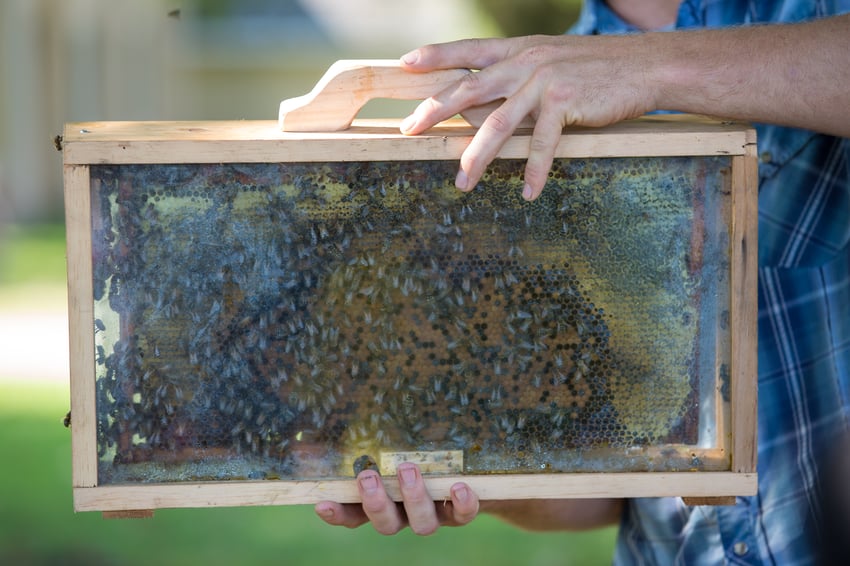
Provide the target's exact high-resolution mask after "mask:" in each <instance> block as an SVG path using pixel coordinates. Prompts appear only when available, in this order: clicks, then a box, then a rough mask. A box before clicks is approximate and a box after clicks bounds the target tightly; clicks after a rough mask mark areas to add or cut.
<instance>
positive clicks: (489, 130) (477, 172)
mask: <svg viewBox="0 0 850 566" xmlns="http://www.w3.org/2000/svg"><path fill="white" fill-rule="evenodd" d="M534 100H535V97H534V96H533V93H532V92H530V89H529V88H528V87H523V88H522V89H521V90H520V91H519V92H518V93H517V94H516V95H515V96H513V97H511V98H509V99H507V100H505V102H504V103H503V104H502V105H501V106H499V107H498V108H496V109H495V110H493V112H491V113H490V115H489V116H488V117H487V119H486V120H484V123H483V124H481V127H480V128H478V131H477V132H476V133H475V136H473V138H472V141H471V142H470V143H469V145H468V146H467V148H466V149H465V150H464V152H463V154H462V155H461V157H460V170H459V171H458V174H457V177H456V178H455V186H456V187H457V188H458V189H460V190H462V191H471V190H472V189H474V188H475V185H476V184H477V183H478V181H479V180H480V179H481V176H482V175H483V174H484V171H485V170H486V169H487V166H488V165H489V164H490V162H491V161H493V159H494V158H495V157H496V154H498V152H499V149H500V148H501V147H502V146H503V145H504V144H505V142H507V141H508V139H510V137H511V136H512V135H513V133H514V130H516V128H517V127H518V126H519V124H520V122H522V120H523V118H525V117H526V116H528V115H529V113H531V111H532V110H533V108H534ZM547 172H548V170H547ZM541 190H542V185H541ZM538 194H539V192H538Z"/></svg>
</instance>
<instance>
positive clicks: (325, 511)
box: [316, 507, 334, 519]
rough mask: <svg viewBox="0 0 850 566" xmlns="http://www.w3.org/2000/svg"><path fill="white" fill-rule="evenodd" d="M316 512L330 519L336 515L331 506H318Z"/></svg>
mask: <svg viewBox="0 0 850 566" xmlns="http://www.w3.org/2000/svg"><path fill="white" fill-rule="evenodd" d="M316 513H318V514H319V516H320V517H322V518H323V519H330V518H332V517H333V516H334V510H333V509H331V508H330V507H317V508H316Z"/></svg>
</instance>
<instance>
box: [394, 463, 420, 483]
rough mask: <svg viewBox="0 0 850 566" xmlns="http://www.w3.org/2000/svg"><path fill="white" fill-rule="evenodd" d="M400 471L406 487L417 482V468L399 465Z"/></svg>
mask: <svg viewBox="0 0 850 566" xmlns="http://www.w3.org/2000/svg"><path fill="white" fill-rule="evenodd" d="M398 473H399V475H400V476H401V482H402V483H403V484H404V485H405V486H406V487H412V486H413V485H414V484H415V483H416V470H415V469H414V468H412V467H409V466H405V467H403V468H402V467H399V469H398Z"/></svg>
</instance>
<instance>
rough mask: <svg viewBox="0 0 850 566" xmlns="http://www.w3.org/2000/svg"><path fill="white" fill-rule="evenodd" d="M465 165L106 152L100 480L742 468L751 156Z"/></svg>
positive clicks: (99, 250)
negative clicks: (534, 194) (734, 180)
mask: <svg viewBox="0 0 850 566" xmlns="http://www.w3.org/2000/svg"><path fill="white" fill-rule="evenodd" d="M456 166H457V164H456V163H455V162H437V161H422V162H366V163H323V164H315V163H288V164H223V165H134V166H126V165H124V166H94V167H92V169H91V174H92V203H93V218H94V221H93V241H94V245H93V255H94V288H95V296H94V301H95V317H96V320H95V326H96V333H95V340H96V352H97V363H96V371H97V382H96V383H97V418H98V439H97V441H98V451H99V458H100V461H99V482H100V483H101V484H109V483H125V482H162V481H199V480H226V479H234V480H235V479H294V478H336V477H350V476H352V475H354V472H355V470H356V469H359V467H362V466H363V465H364V462H366V461H367V460H368V461H374V462H375V463H376V465H381V462H382V461H385V460H392V459H399V458H403V457H404V456H403V455H399V453H401V452H413V451H416V452H420V453H421V452H424V453H427V455H426V457H427V458H429V459H430V460H431V461H433V462H437V463H436V464H435V466H436V467H435V468H434V469H435V470H443V471H451V472H463V473H503V472H536V471H546V472H558V471H564V472H567V471H648V470H649V471H655V470H686V469H697V470H720V469H728V468H729V457H728V449H727V448H726V447H725V446H723V445H722V443H721V442H722V440H720V439H723V438H725V436H727V435H726V434H724V430H727V428H728V426H729V425H728V406H727V405H728V399H725V398H724V391H725V382H724V381H723V380H724V379H728V378H725V377H724V376H726V375H727V374H728V371H727V369H726V368H728V358H729V338H728V316H729V315H728V304H729V296H728V287H729V281H728V270H729V262H728V249H729V235H728V226H729V202H728V200H729V192H730V190H729V186H728V183H729V179H728V178H729V175H728V171H729V167H730V160H729V159H728V158H653V159H625V158H611V159H593V160H559V161H557V162H556V164H555V167H554V168H553V174H552V176H551V179H550V181H549V183H548V184H547V187H546V189H545V191H544V193H543V195H542V196H541V197H540V198H539V199H538V200H537V201H535V202H533V203H526V202H525V201H523V200H522V199H521V197H520V189H521V186H522V181H521V175H522V168H523V166H524V163H523V162H521V161H515V160H506V161H499V162H497V163H496V164H494V165H493V166H492V167H491V169H490V170H489V171H488V174H487V176H486V177H485V179H484V180H483V181H482V183H481V184H480V185H479V186H478V187H477V188H476V189H475V190H474V191H472V192H471V193H461V192H459V191H457V190H456V189H455V188H454V186H453V179H454V172H455V170H456ZM727 432H728V430H727ZM440 462H442V463H443V464H439V463H440ZM447 462H448V463H447ZM441 465H443V466H444V467H442V468H441V467H440V466H441Z"/></svg>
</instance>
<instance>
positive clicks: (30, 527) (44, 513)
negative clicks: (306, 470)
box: [0, 226, 616, 566]
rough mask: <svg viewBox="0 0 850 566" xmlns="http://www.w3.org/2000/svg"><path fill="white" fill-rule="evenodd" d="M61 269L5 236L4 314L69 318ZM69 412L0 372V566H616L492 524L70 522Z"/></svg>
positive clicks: (48, 246)
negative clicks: (407, 527) (430, 530)
mask: <svg viewBox="0 0 850 566" xmlns="http://www.w3.org/2000/svg"><path fill="white" fill-rule="evenodd" d="M64 261H65V260H64V229H63V228H62V227H61V226H48V227H30V228H21V227H12V228H11V229H8V230H7V231H6V233H5V238H3V240H2V241H0V311H3V310H10V309H14V310H16V311H17V312H21V311H22V310H24V311H26V310H28V309H30V310H45V309H53V308H57V307H58V308H64V307H62V305H64V298H65V297H64V277H65V275H64V273H65V271H64ZM0 314H1V313H0ZM33 339H37V337H33ZM0 348H2V346H0ZM0 352H2V350H0ZM0 355H3V354H0ZM2 367H3V366H2V364H0V368H2ZM68 408H69V407H68V385H67V384H66V383H64V382H62V381H57V380H52V381H51V380H38V381H29V382H26V381H23V380H22V379H20V378H19V376H14V375H2V369H0V450H2V454H3V455H4V457H3V460H2V462H3V465H2V466H0V564H4V565H5V564H9V565H31V564H32V565H53V564H63V565H66V564H67V565H77V564H79V565H91V566H97V565H106V564H116V565H119V564H120V565H136V564H138V565H141V564H156V565H170V564H174V565H178V564H179V565H185V564H203V565H205V566H210V565H217V564H222V565H224V564H227V565H231V564H240V565H243V564H244V565H250V564H273V563H274V564H318V565H324V564H345V565H346V566H357V565H360V564H363V565H370V566H372V565H374V564H375V563H376V562H379V561H380V562H385V563H401V564H404V565H405V566H416V565H419V564H422V565H426V564H427V565H432V564H440V565H451V564H463V565H468V564H488V565H492V566H496V565H502V564H504V565H512V566H513V565H518V564H522V565H526V564H527V565H536V564H540V565H548V564H580V565H593V564H608V563H610V560H611V552H612V547H613V540H614V537H615V536H616V530H615V529H613V528H611V529H607V530H601V531H595V532H588V533H576V534H573V533H552V534H542V533H527V532H523V531H519V530H517V529H515V528H512V527H509V526H506V525H504V524H502V523H500V522H499V521H497V520H495V519H492V518H491V517H487V516H481V517H479V518H477V519H476V520H475V521H474V522H473V523H472V524H471V525H468V526H466V527H463V528H457V529H448V528H446V529H441V530H440V531H438V532H437V533H436V534H435V535H434V536H431V537H425V538H422V537H416V536H415V535H412V534H411V533H410V532H409V531H405V532H403V533H401V534H400V535H398V536H395V537H383V536H381V535H378V534H377V533H375V532H374V531H373V530H372V529H371V527H369V526H364V527H362V528H360V529H356V530H347V529H341V528H332V527H328V526H326V525H324V524H323V523H322V522H321V521H320V520H319V519H318V518H317V517H315V515H314V514H313V510H312V507H311V506H296V507H250V508H233V509H173V510H172V509H166V510H158V511H156V513H155V515H154V517H153V519H144V520H104V519H102V517H101V515H100V514H99V513H80V514H75V513H74V512H73V504H72V498H71V446H70V433H69V431H68V430H67V429H65V428H64V427H63V426H62V417H63V416H64V415H65V413H66V411H67V410H68Z"/></svg>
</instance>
